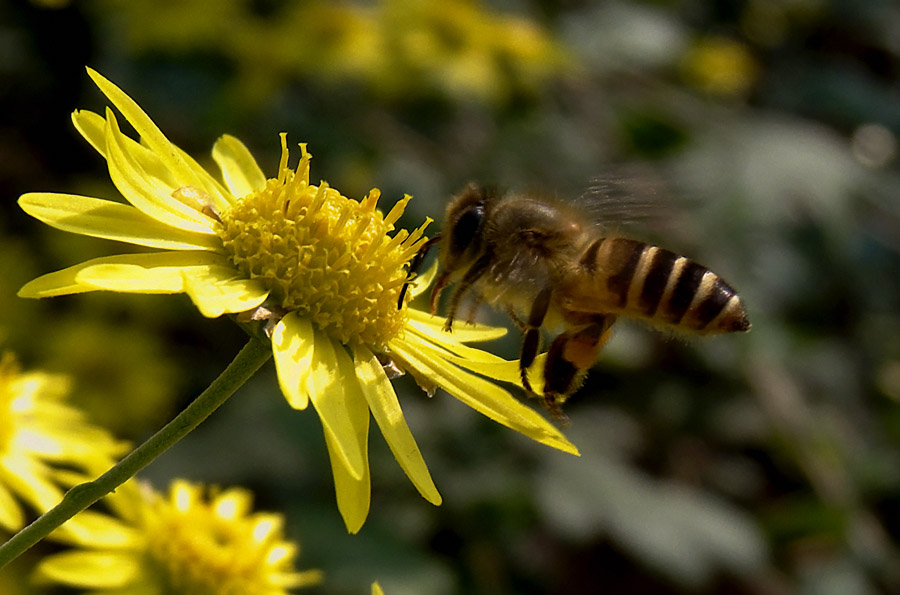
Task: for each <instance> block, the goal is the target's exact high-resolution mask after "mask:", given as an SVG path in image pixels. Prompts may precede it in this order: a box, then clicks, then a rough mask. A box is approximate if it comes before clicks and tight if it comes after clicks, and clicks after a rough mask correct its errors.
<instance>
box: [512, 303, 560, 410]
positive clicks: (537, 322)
mask: <svg viewBox="0 0 900 595" xmlns="http://www.w3.org/2000/svg"><path fill="white" fill-rule="evenodd" d="M552 294H553V288H552V287H545V288H544V289H542V290H541V291H540V293H538V295H537V297H536V298H535V299H534V302H533V303H532V304H531V311H530V312H529V313H528V320H527V321H526V322H525V323H524V324H522V330H523V331H524V335H523V336H522V349H521V351H520V352H519V374H520V375H521V376H522V386H523V387H525V390H526V391H528V394H530V395H533V394H534V390H533V389H532V388H531V382H529V380H528V368H530V367H531V364H533V363H534V358H535V357H536V356H537V354H538V351H540V349H541V325H542V324H544V317H545V316H547V310H548V309H549V308H550V296H551V295H552ZM516 318H518V317H516ZM520 322H521V321H520Z"/></svg>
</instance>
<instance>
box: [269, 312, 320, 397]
mask: <svg viewBox="0 0 900 595" xmlns="http://www.w3.org/2000/svg"><path fill="white" fill-rule="evenodd" d="M314 344H315V343H314V335H313V327H312V323H311V322H310V321H309V319H308V318H303V317H301V316H298V315H297V313H296V312H289V313H288V314H286V315H285V316H284V318H282V319H281V320H280V321H279V322H278V324H277V325H275V331H274V332H273V333H272V352H273V353H274V355H275V370H276V372H277V373H278V384H279V386H281V392H283V393H284V396H285V398H286V399H287V402H288V403H289V404H290V406H291V407H293V408H294V409H306V406H307V405H308V404H309V393H308V392H307V386H306V379H307V377H308V376H309V371H310V368H311V367H312V356H313V346H314Z"/></svg>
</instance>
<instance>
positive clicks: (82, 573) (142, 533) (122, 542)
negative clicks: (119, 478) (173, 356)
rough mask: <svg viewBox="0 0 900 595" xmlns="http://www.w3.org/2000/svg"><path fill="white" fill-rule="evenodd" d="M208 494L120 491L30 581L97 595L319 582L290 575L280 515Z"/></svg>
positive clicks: (182, 484) (226, 493)
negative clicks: (86, 531) (86, 530)
mask: <svg viewBox="0 0 900 595" xmlns="http://www.w3.org/2000/svg"><path fill="white" fill-rule="evenodd" d="M207 492H208V490H205V489H204V488H203V486H200V485H195V484H191V483H188V482H187V481H183V480H177V481H175V482H173V483H172V485H171V486H170V489H169V495H168V497H166V496H164V495H162V494H160V493H158V492H156V491H154V490H153V489H152V488H151V487H150V486H149V485H147V484H143V483H138V482H136V481H131V482H128V483H126V484H124V485H123V486H121V487H120V488H119V489H118V490H117V491H116V493H115V494H113V495H110V496H109V497H108V498H107V500H106V501H107V502H108V503H109V505H110V507H111V508H112V509H113V512H114V514H115V516H105V515H104V516H103V518H104V519H105V522H104V523H103V524H102V527H101V523H98V522H96V521H95V523H94V525H95V527H96V530H95V531H94V532H93V533H92V534H91V535H90V536H89V537H85V538H80V539H71V540H70V541H71V542H72V543H73V544H74V545H76V546H77V547H78V548H79V549H76V550H73V551H67V552H63V553H60V554H54V555H51V556H48V557H46V558H44V559H43V560H42V561H41V562H40V564H38V567H37V569H36V571H35V576H36V578H37V580H38V581H40V582H42V583H45V584H46V583H56V584H63V585H68V586H71V587H80V588H85V589H92V591H91V593H94V594H96V595H99V594H101V593H109V594H110V595H113V594H117V595H125V594H128V595H170V594H174V593H191V594H192V595H255V594H259V595H279V594H285V593H288V591H289V590H290V589H295V588H299V587H306V586H309V585H315V584H318V583H319V582H321V580H322V573H321V572H320V571H318V570H307V571H303V572H297V571H296V570H295V569H294V558H295V557H296V556H297V554H298V546H297V545H296V544H293V543H290V542H287V541H284V537H283V530H284V519H283V517H282V516H281V515H279V514H272V513H251V512H250V507H251V504H252V494H251V493H250V492H249V491H247V490H243V489H239V488H231V489H227V490H223V491H221V492H216V491H214V490H213V491H211V492H210V493H209V495H207ZM75 519H76V520H77V519H78V517H75Z"/></svg>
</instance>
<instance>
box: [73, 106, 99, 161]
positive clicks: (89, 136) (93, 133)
mask: <svg viewBox="0 0 900 595" xmlns="http://www.w3.org/2000/svg"><path fill="white" fill-rule="evenodd" d="M72 123H73V124H74V125H75V129H76V130H78V132H80V133H81V136H83V137H84V140H86V141H87V142H89V143H90V145H91V146H92V147H94V149H96V151H97V152H98V153H100V154H101V155H102V156H103V157H104V158H106V118H104V117H103V116H101V115H100V114H97V113H95V112H92V111H90V110H84V109H82V110H75V111H74V112H72Z"/></svg>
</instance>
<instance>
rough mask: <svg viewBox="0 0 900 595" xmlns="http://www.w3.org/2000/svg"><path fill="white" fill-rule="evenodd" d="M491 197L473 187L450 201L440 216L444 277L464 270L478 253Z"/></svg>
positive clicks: (471, 185)
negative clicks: (441, 217)
mask: <svg viewBox="0 0 900 595" xmlns="http://www.w3.org/2000/svg"><path fill="white" fill-rule="evenodd" d="M491 198H493V193H492V192H489V191H488V190H486V189H485V188H482V187H481V186H478V185H476V184H474V183H472V184H469V185H468V186H466V187H465V188H464V189H463V190H462V192H460V193H459V194H457V195H456V196H454V197H453V200H451V201H450V204H449V205H447V211H446V213H445V215H444V228H443V231H442V234H441V235H442V237H443V240H442V242H441V256H440V262H441V268H442V269H443V272H444V274H446V275H451V274H453V273H454V272H455V271H457V270H460V269H464V268H466V267H467V266H468V265H469V264H471V263H472V262H473V261H474V260H475V259H476V258H477V257H478V254H479V253H480V252H481V249H482V236H483V231H484V218H485V208H486V205H487V203H488V201H489V200H490V199H491Z"/></svg>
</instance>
